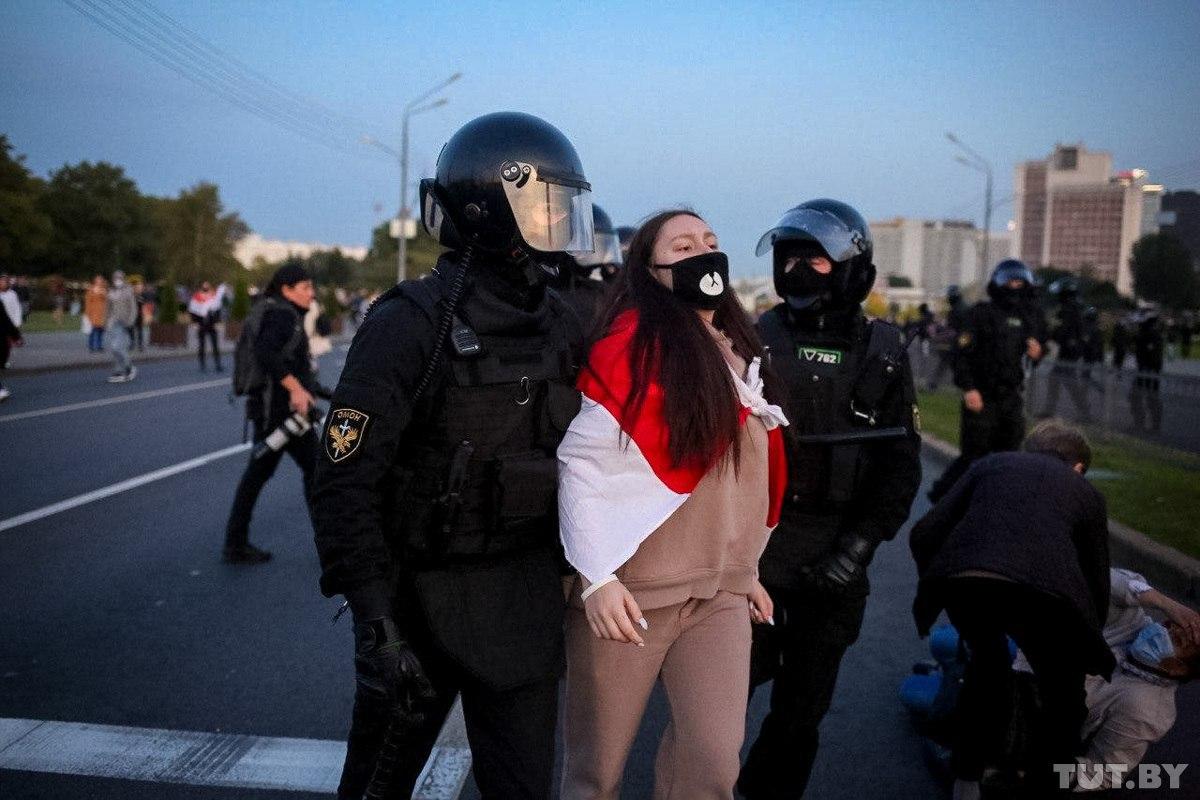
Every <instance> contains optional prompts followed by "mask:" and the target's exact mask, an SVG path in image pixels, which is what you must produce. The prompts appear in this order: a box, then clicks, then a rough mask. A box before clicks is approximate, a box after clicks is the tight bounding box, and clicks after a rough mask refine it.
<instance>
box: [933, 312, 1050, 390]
mask: <svg viewBox="0 0 1200 800" xmlns="http://www.w3.org/2000/svg"><path fill="white" fill-rule="evenodd" d="M1030 338H1037V337H1036V335H1035V331H1034V330H1033V327H1032V326H1031V324H1030V322H1029V319H1028V316H1027V315H1026V314H1025V313H1024V312H1023V311H1022V309H1021V308H1020V307H1014V308H1004V307H1003V306H1001V305H999V304H997V303H990V302H988V303H976V304H975V305H974V306H972V308H971V310H970V311H969V312H968V313H967V316H966V319H965V320H964V321H963V327H962V328H961V329H960V330H959V333H958V342H957V347H956V350H955V358H954V384H955V385H956V386H958V388H960V389H962V390H963V391H964V392H967V391H971V390H978V391H979V392H980V393H982V394H983V396H984V397H985V398H987V397H996V396H998V395H1006V394H1009V393H1011V392H1014V391H1017V390H1018V389H1020V388H1021V384H1023V383H1024V382H1025V368H1024V358H1025V350H1026V347H1027V346H1028V345H1027V342H1028V340H1029V339H1030Z"/></svg>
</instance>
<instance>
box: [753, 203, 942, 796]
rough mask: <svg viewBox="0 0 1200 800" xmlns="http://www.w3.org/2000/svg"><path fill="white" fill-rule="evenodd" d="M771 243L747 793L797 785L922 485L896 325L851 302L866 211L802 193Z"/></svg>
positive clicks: (798, 791) (764, 244) (865, 276)
mask: <svg viewBox="0 0 1200 800" xmlns="http://www.w3.org/2000/svg"><path fill="white" fill-rule="evenodd" d="M768 251H771V253H772V255H773V258H774V276H775V291H776V293H778V294H779V295H780V296H781V297H782V298H783V302H782V303H780V304H779V305H778V306H776V307H775V308H773V309H771V310H770V311H767V312H766V313H765V314H763V315H762V317H761V318H760V319H759V321H758V329H759V332H760V334H761V336H762V339H763V342H764V343H765V344H766V345H767V346H768V347H769V350H770V357H771V367H772V369H774V370H775V372H776V374H777V375H778V376H779V378H780V379H781V381H782V383H783V384H784V385H785V386H786V387H787V398H788V408H787V409H786V410H787V412H788V419H791V420H794V421H793V425H792V427H793V428H794V430H789V441H788V453H787V455H788V487H787V493H786V495H785V501H784V507H783V515H782V519H781V521H780V524H779V527H778V528H776V529H775V531H774V533H772V534H771V538H770V541H769V542H768V544H767V549H766V552H764V554H763V556H762V559H761V560H760V562H759V576H760V580H761V581H762V583H763V585H764V586H765V587H766V588H767V591H768V592H769V593H770V594H771V597H772V599H773V600H774V601H775V608H776V613H775V625H774V626H755V627H756V630H755V632H754V637H755V638H754V645H753V649H752V662H751V683H752V687H753V686H758V685H760V684H762V683H765V682H766V681H768V680H771V679H774V681H775V684H774V688H773V690H772V696H771V711H770V713H769V714H768V715H767V718H766V719H765V720H764V721H763V725H762V730H761V731H760V733H759V735H758V738H757V740H756V741H755V742H754V745H753V747H752V748H751V750H750V755H749V758H748V759H747V762H746V764H745V766H744V767H743V768H742V773H741V777H740V779H739V781H738V788H739V789H740V790H741V792H742V794H743V795H745V796H746V797H747V798H749V800H757V799H758V798H776V797H778V798H784V797H786V798H797V797H800V796H801V795H802V794H803V793H804V788H805V786H806V785H807V783H808V778H809V773H810V772H811V770H812V765H813V760H814V758H815V757H816V752H817V745H818V737H817V729H818V726H819V724H820V722H821V718H822V717H824V715H825V712H826V711H827V710H828V709H829V703H830V700H831V699H832V697H833V689H834V684H835V683H836V681H837V673H838V667H839V665H840V663H841V660H842V656H843V655H844V654H845V652H846V649H847V648H849V647H850V645H851V644H853V643H854V641H855V640H856V639H857V638H858V633H859V629H860V628H861V626H862V619H863V611H864V609H865V607H866V598H867V594H868V592H869V586H868V582H867V566H868V565H869V564H870V562H871V559H872V557H873V555H874V552H875V549H876V547H878V545H879V544H880V542H882V541H884V540H887V539H891V538H892V537H894V536H895V535H896V532H897V531H898V530H899V528H900V526H901V525H903V524H904V520H905V519H906V518H907V517H908V511H909V507H910V505H911V504H912V500H913V497H914V496H915V495H916V492H917V488H918V487H919V485H920V482H921V463H920V437H919V433H918V430H917V428H918V416H917V407H916V392H915V389H914V387H913V376H912V370H911V368H910V366H909V362H908V357H907V355H906V352H905V347H904V344H905V342H904V338H903V335H902V333H901V331H900V329H899V328H897V327H896V326H894V325H890V324H888V323H886V322H882V321H878V320H876V321H869V320H867V318H866V317H865V316H864V314H863V311H862V302H863V300H865V299H866V297H867V294H868V292H870V290H871V286H872V284H873V283H874V281H875V266H874V264H873V263H872V251H873V246H872V242H871V234H870V231H869V230H868V228H867V224H866V222H865V221H864V220H863V218H862V216H861V215H860V214H859V213H858V212H857V211H855V210H854V209H853V208H851V207H850V206H848V205H846V204H845V203H841V202H838V201H835V200H812V201H809V202H807V203H802V204H800V205H798V206H796V207H795V208H793V209H792V210H790V211H788V212H787V213H786V214H784V215H783V218H782V219H780V220H779V223H778V224H777V225H776V226H775V227H774V228H772V229H771V230H770V231H768V232H767V233H766V234H765V235H764V236H763V237H762V239H761V240H760V241H759V243H758V254H759V255H763V254H764V253H766V252H768Z"/></svg>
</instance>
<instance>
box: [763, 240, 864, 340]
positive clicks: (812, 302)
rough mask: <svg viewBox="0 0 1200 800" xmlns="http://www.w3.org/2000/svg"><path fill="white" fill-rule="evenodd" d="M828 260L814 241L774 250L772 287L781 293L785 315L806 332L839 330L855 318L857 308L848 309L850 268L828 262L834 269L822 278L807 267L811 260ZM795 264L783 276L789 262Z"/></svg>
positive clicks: (856, 306)
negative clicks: (847, 288)
mask: <svg viewBox="0 0 1200 800" xmlns="http://www.w3.org/2000/svg"><path fill="white" fill-rule="evenodd" d="M818 256H819V257H821V258H829V255H828V254H827V253H826V252H825V250H824V248H822V247H821V245H819V244H817V243H816V242H814V241H805V240H801V241H793V242H787V243H786V244H784V243H780V244H778V245H776V246H775V249H774V256H773V257H774V268H775V286H776V287H777V288H779V289H782V290H783V300H784V302H785V303H786V304H787V310H788V314H789V316H790V317H791V319H792V320H793V322H795V323H796V324H798V325H801V326H803V327H805V328H816V329H828V328H841V327H844V325H845V324H848V323H849V322H851V321H852V320H853V319H855V318H857V316H858V304H857V303H851V304H850V305H849V306H847V303H846V299H845V297H844V294H845V291H846V280H847V271H848V270H849V268H850V267H849V264H848V263H846V262H838V261H834V260H833V259H829V261H830V263H831V264H833V269H832V270H830V271H829V273H828V274H826V275H823V274H821V273H820V272H817V271H816V270H815V269H813V268H812V267H810V266H809V264H808V260H809V259H810V258H816V257H818ZM792 258H796V259H798V261H797V262H796V265H795V266H794V267H792V269H791V270H790V271H787V272H785V271H784V269H785V267H786V266H787V262H788V260H790V259H792Z"/></svg>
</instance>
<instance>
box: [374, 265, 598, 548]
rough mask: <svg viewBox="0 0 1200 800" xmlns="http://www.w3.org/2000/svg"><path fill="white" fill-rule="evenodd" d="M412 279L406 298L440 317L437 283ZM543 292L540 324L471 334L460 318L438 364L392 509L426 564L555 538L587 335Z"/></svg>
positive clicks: (398, 528) (400, 537)
mask: <svg viewBox="0 0 1200 800" xmlns="http://www.w3.org/2000/svg"><path fill="white" fill-rule="evenodd" d="M412 286H413V288H412V289H411V291H410V292H406V294H407V295H408V297H409V299H411V300H413V301H414V302H416V303H417V304H418V305H420V306H421V307H422V308H423V309H425V310H426V313H427V315H428V316H429V317H430V319H431V321H433V322H436V318H437V316H438V315H439V314H440V313H442V308H441V305H442V304H441V302H440V301H441V291H442V287H441V285H440V283H438V282H435V281H432V280H429V281H421V282H419V283H418V284H415V285H412ZM547 302H548V304H549V313H548V314H547V315H546V318H545V320H544V321H543V323H542V324H541V325H539V326H538V327H537V328H536V329H534V330H522V331H520V332H517V333H505V334H499V335H496V334H480V333H476V332H475V331H473V330H472V329H471V328H470V327H469V326H468V325H467V324H466V323H465V322H464V321H463V318H462V317H461V316H456V317H455V323H454V328H453V330H452V333H451V342H450V343H448V345H447V348H446V351H445V356H444V361H443V365H442V369H441V375H440V376H439V377H438V378H436V379H435V382H434V384H433V388H432V389H431V391H430V392H429V394H428V395H427V396H426V397H425V398H422V399H421V400H420V402H419V403H418V404H417V407H416V409H415V410H414V414H413V422H412V423H411V424H410V425H409V428H408V432H407V433H406V434H405V436H404V438H403V439H402V441H401V443H400V446H399V452H398V453H397V459H396V462H395V467H394V470H393V472H394V480H395V482H394V486H395V491H394V493H393V494H392V497H393V503H392V504H391V508H390V510H389V512H388V513H387V517H388V518H390V519H392V520H393V521H394V525H393V527H394V531H395V533H396V541H397V543H398V544H400V545H401V546H402V547H404V549H405V550H406V551H407V554H408V557H409V559H412V560H415V561H416V562H417V563H424V564H429V565H432V564H439V563H445V562H447V561H454V560H463V559H472V558H478V557H490V556H496V555H501V554H505V553H514V552H518V551H521V550H527V549H530V548H534V547H539V546H546V545H553V544H554V543H556V542H557V541H558V507H557V506H558V504H557V479H558V469H557V461H556V458H555V452H556V450H557V448H558V443H559V442H560V441H561V439H562V437H563V434H564V433H565V432H566V429H567V426H568V425H570V423H571V420H572V419H574V418H575V415H576V413H578V411H579V406H580V395H579V392H578V391H577V390H576V389H575V376H576V373H577V371H578V369H577V366H576V358H575V353H576V350H575V348H578V347H579V346H580V345H581V343H582V336H581V334H580V332H579V328H578V323H577V321H576V319H575V315H574V314H573V312H572V311H571V310H570V309H569V308H567V307H566V306H565V305H564V304H563V303H562V301H561V300H560V299H558V298H555V297H553V296H552V295H550V294H549V293H548V294H547ZM466 305H467V311H469V309H470V300H469V299H468V301H467V303H466ZM464 313H465V312H464ZM431 324H432V323H431Z"/></svg>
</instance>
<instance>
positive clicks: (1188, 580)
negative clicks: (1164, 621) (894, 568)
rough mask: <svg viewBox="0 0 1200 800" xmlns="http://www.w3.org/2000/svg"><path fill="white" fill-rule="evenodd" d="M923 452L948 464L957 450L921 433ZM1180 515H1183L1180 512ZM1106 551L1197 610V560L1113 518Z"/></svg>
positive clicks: (1118, 562)
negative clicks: (933, 455)
mask: <svg viewBox="0 0 1200 800" xmlns="http://www.w3.org/2000/svg"><path fill="white" fill-rule="evenodd" d="M921 439H922V441H923V444H924V448H925V450H926V452H929V453H933V454H935V455H936V456H937V457H938V458H940V459H944V460H945V461H946V462H947V463H949V462H950V461H952V460H953V459H955V458H957V457H958V448H957V447H955V446H954V445H952V444H950V443H949V442H947V441H945V440H944V439H939V438H938V437H936V436H934V435H932V434H929V433H922V434H921ZM1180 513H1185V512H1184V511H1183V510H1182V509H1181V510H1180ZM1108 536H1109V538H1108V547H1109V554H1110V556H1111V558H1112V563H1113V565H1114V566H1121V567H1125V568H1127V569H1132V570H1134V571H1135V572H1140V573H1141V574H1142V575H1144V576H1146V579H1147V580H1149V581H1150V583H1151V584H1152V585H1153V586H1155V587H1157V588H1158V589H1160V590H1162V591H1163V592H1166V593H1167V594H1170V595H1173V596H1174V597H1177V598H1179V599H1181V600H1184V601H1186V602H1187V603H1188V604H1189V605H1192V606H1196V605H1197V603H1198V601H1200V560H1197V559H1195V558H1192V557H1191V556H1188V555H1185V554H1183V553H1180V552H1179V551H1178V550H1175V549H1174V548H1171V547H1167V546H1166V545H1163V544H1159V543H1158V542H1156V541H1154V540H1153V539H1151V538H1150V537H1149V536H1146V535H1145V534H1144V533H1142V532H1141V531H1136V530H1134V529H1133V528H1130V527H1129V526H1128V525H1125V524H1124V523H1121V522H1118V521H1117V520H1115V519H1113V518H1112V517H1109V518H1108Z"/></svg>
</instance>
